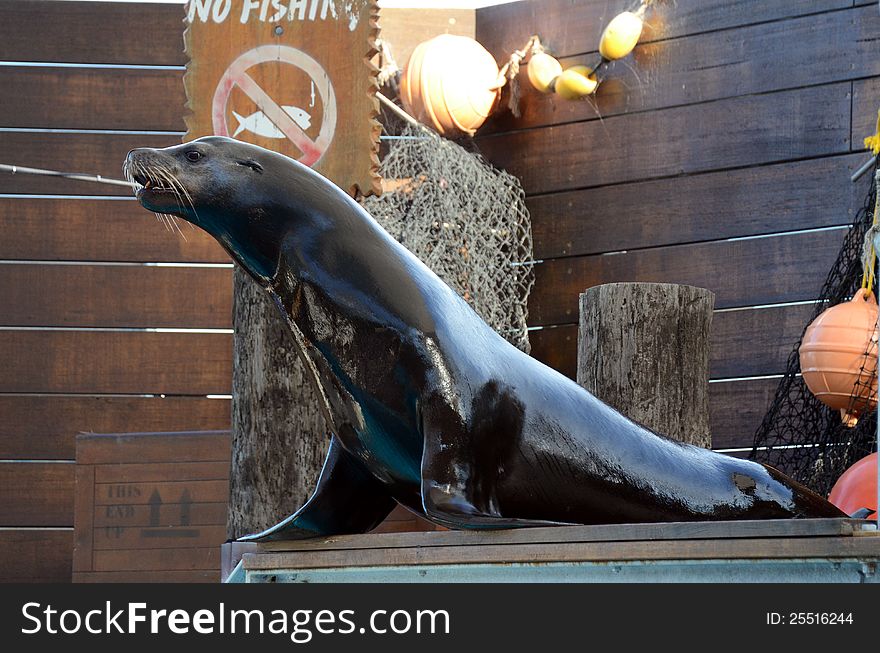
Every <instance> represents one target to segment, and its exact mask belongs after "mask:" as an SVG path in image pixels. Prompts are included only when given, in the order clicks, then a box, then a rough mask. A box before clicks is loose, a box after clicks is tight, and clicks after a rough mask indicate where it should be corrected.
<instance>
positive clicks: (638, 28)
mask: <svg viewBox="0 0 880 653" xmlns="http://www.w3.org/2000/svg"><path fill="white" fill-rule="evenodd" d="M641 35H642V19H641V17H639V16H637V15H636V14H634V13H632V12H631V11H624V12H623V13H622V14H618V15H617V16H615V17H614V19H613V20H612V21H611V22H610V23H608V27H606V28H605V31H604V32H602V39H601V40H600V41H599V54H601V55H602V56H603V57H605V58H606V59H609V60H613V59H622V58H623V57H625V56H626V55H628V54H629V53H630V52H632V51H633V48H635V47H636V43H638V42H639V37H640V36H641Z"/></svg>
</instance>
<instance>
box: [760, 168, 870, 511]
mask: <svg viewBox="0 0 880 653" xmlns="http://www.w3.org/2000/svg"><path fill="white" fill-rule="evenodd" d="M877 170H878V167H875V169H874V174H875V176H876V173H877ZM875 202H876V185H875V184H871V189H870V191H869V192H868V195H867V197H866V198H865V203H864V205H863V207H862V208H861V209H860V210H859V212H858V214H857V215H856V218H855V221H854V223H853V225H852V227H850V229H849V231H848V232H847V234H846V238H845V239H844V242H843V246H842V247H841V249H840V252H839V254H838V255H837V260H836V261H835V262H834V265H833V266H832V268H831V270H830V272H829V273H828V276H827V278H826V279H825V284H824V285H823V286H822V291H821V293H820V295H819V299H818V301H817V303H816V306H815V310H814V311H813V315H812V317H811V318H810V320H809V322H812V321H813V320H814V319H815V318H816V317H818V316H819V314H820V313H822V311H824V310H825V309H827V308H828V307H830V306H834V305H836V304H839V303H841V302H844V301H847V300H848V299H849V298H851V297H852V296H853V295H854V294H855V292H856V291H857V290H859V288H860V287H861V285H862V279H863V269H862V251H863V241H864V240H865V235H866V234H867V233H868V232H869V231H871V228H872V224H873V220H874V210H875ZM809 322H808V323H807V324H805V325H804V331H806V327H807V326H809ZM801 340H803V333H802V334H801V339H800V340H799V341H798V344H797V345H796V346H795V347H794V349H793V350H792V352H791V354H790V355H789V357H788V364H787V368H786V372H785V375H784V376H783V377H782V379H781V380H780V382H779V386H778V387H777V389H776V394H775V396H774V399H773V403H772V404H771V406H770V408H769V410H768V411H767V414H766V415H765V416H764V419H763V422H762V423H761V426H760V427H759V428H758V431H757V432H756V434H755V443H754V447H753V448H752V452H751V454H750V458H752V459H753V460H757V461H760V462H765V463H767V464H769V465H773V466H774V467H778V468H779V469H781V470H783V471H785V472H786V473H787V474H789V475H790V476H792V477H794V478H795V479H797V480H799V481H800V482H802V483H804V484H805V485H807V486H809V487H811V488H812V489H814V490H815V491H816V492H819V493H820V494H823V495H827V494H828V493H829V492H830V491H831V488H832V487H833V485H834V483H835V481H836V480H837V479H838V478H839V477H840V475H841V474H842V473H843V472H844V471H845V470H846V469H847V468H848V467H850V466H851V465H852V464H853V463H855V462H856V461H857V460H859V459H860V458H863V457H864V456H866V455H868V454H869V453H871V452H873V451H874V450H875V449H876V438H877V411H876V409H871V410H868V411H865V412H864V413H862V414H861V415H860V416H859V418H858V420H857V421H855V422H854V423H853V421H850V423H849V424H848V423H846V422H845V421H844V420H843V419H842V418H841V414H840V412H839V411H836V410H832V409H830V408H828V407H826V406H825V405H824V404H823V403H821V402H820V401H819V400H818V399H816V398H815V397H814V396H813V394H812V393H811V392H810V390H809V389H808V388H807V386H806V384H805V383H804V380H803V378H802V377H801V367H800V357H799V355H798V347H800V344H801ZM876 348H877V339H876V333H875V337H874V338H872V339H871V343H870V345H869V346H868V348H867V351H865V352H864V355H863V356H862V367H861V374H860V375H859V382H857V383H856V385H855V387H854V388H853V392H852V399H851V406H850V407H851V408H852V406H853V405H854V404H855V403H857V402H858V401H859V399H860V398H863V397H864V396H865V395H866V394H868V393H870V394H876V383H877V370H876V365H875V364H874V362H873V361H876V355H877V349H876ZM872 357H873V360H872ZM862 403H864V402H862ZM847 412H852V411H847Z"/></svg>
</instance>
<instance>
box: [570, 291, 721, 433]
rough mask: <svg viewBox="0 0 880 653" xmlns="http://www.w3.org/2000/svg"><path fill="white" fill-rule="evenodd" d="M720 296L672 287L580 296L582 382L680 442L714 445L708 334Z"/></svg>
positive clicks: (579, 342)
mask: <svg viewBox="0 0 880 653" xmlns="http://www.w3.org/2000/svg"><path fill="white" fill-rule="evenodd" d="M714 306H715V294H714V293H712V292H711V291H709V290H706V289H704V288H695V287H693V286H682V285H676V284H668V283H611V284H605V285H601V286H594V287H593V288H589V289H588V290H587V291H586V292H584V293H583V294H581V296H580V324H579V327H578V367H577V381H578V383H579V384H580V385H582V386H583V387H584V388H586V389H587V390H589V391H590V392H592V393H593V394H594V395H596V396H597V397H598V398H599V399H601V400H602V401H604V402H605V403H607V404H609V405H611V406H613V407H614V408H616V409H617V410H619V411H620V412H621V413H623V414H624V415H626V416H627V417H629V418H631V419H633V420H635V421H636V422H639V423H640V424H643V425H645V426H647V427H648V428H650V429H652V430H654V431H656V432H658V433H662V434H663V435H666V436H668V437H670V438H672V439H674V440H678V441H681V442H689V443H691V444H696V445H699V446H702V447H709V446H711V442H712V439H711V434H710V432H709V328H710V326H711V325H712V310H713V308H714Z"/></svg>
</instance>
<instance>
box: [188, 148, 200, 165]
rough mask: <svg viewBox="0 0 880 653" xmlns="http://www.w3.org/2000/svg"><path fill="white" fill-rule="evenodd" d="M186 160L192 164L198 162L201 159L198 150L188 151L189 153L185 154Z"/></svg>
mask: <svg viewBox="0 0 880 653" xmlns="http://www.w3.org/2000/svg"><path fill="white" fill-rule="evenodd" d="M186 158H187V159H188V160H190V161H192V162H193V163H195V162H196V161H198V160H199V159H201V158H202V153H201V152H199V151H198V150H190V151H189V152H187V153H186Z"/></svg>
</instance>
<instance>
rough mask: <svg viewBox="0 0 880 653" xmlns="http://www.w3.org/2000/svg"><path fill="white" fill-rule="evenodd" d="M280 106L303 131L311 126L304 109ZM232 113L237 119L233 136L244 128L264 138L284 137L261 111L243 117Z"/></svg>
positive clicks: (310, 119) (309, 117)
mask: <svg viewBox="0 0 880 653" xmlns="http://www.w3.org/2000/svg"><path fill="white" fill-rule="evenodd" d="M281 108H282V109H283V110H284V113H286V114H287V115H288V116H290V117H291V119H293V122H295V123H296V124H297V125H298V126H299V128H300V129H302V130H303V131H305V130H306V129H308V128H309V127H311V126H312V117H311V116H310V115H309V114H308V112H307V111H305V110H304V109H300V108H299V107H290V106H282V107H281ZM232 115H233V116H235V119H236V120H237V121H238V127H236V129H235V133H234V134H233V135H232V137H233V138H235V137H236V136H238V135H239V134H240V133H241V132H243V131H245V130H247V131H249V132H251V133H252V134H256V135H257V136H263V137H265V138H284V132H282V131H281V130H280V129H278V127H276V126H275V123H273V122H272V121H271V120H269V117H268V116H267V115H266V114H265V113H263V112H262V111H255V112H254V113H252V114H251V115H249V116H245V117H242V116H240V115H239V114H237V113H236V112H235V111H233V112H232Z"/></svg>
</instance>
